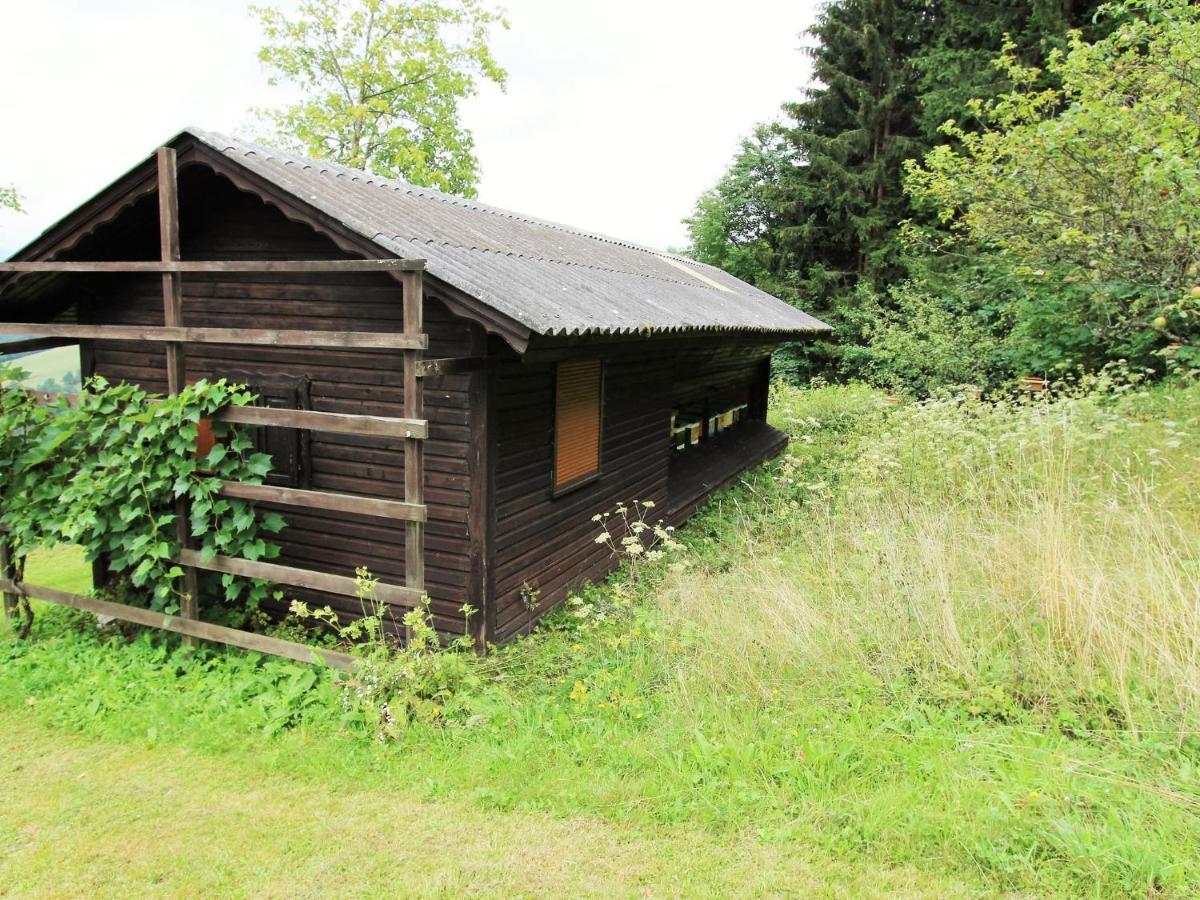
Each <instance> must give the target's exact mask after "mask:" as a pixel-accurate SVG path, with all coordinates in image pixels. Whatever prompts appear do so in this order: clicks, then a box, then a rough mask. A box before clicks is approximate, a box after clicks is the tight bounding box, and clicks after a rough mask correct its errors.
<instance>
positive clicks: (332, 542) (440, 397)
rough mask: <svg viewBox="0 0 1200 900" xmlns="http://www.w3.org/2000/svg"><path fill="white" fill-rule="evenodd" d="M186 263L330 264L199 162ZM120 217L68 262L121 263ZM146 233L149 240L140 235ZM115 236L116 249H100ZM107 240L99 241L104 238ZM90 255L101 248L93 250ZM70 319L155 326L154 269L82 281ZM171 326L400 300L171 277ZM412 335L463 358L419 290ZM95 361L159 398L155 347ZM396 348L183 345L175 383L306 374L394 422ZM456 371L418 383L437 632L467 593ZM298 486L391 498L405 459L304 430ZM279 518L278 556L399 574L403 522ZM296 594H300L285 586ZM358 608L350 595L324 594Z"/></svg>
mask: <svg viewBox="0 0 1200 900" xmlns="http://www.w3.org/2000/svg"><path fill="white" fill-rule="evenodd" d="M180 193H181V199H180V209H181V223H182V241H183V256H184V258H185V259H287V258H295V259H340V258H346V254H344V253H343V252H342V251H340V250H339V249H338V248H337V247H336V246H335V245H334V244H333V243H332V242H330V241H329V240H327V239H326V238H324V237H322V236H320V235H319V234H317V233H316V232H314V231H312V230H311V229H310V228H308V227H307V226H305V225H301V224H298V223H295V222H292V221H289V220H288V219H286V218H285V217H284V216H283V215H282V214H281V213H279V212H278V211H277V210H275V209H274V208H273V207H271V206H267V205H265V204H263V203H262V202H260V201H259V200H258V199H257V198H255V197H253V196H251V195H249V194H245V193H242V192H240V191H238V190H236V189H234V188H233V187H232V186H230V185H229V184H228V183H227V182H225V181H224V180H222V179H220V178H218V177H216V176H214V175H212V174H210V173H207V172H205V171H204V170H199V169H195V168H193V169H189V170H185V172H184V173H183V175H182V176H181V179H180ZM145 218H146V216H145V215H143V214H142V212H141V211H140V210H136V209H135V210H131V211H130V212H129V213H128V214H127V215H126V216H124V217H122V219H118V220H117V221H116V222H114V223H112V225H111V226H107V227H106V228H104V229H101V230H100V231H98V232H97V233H96V235H95V236H94V237H93V238H92V239H91V240H90V241H89V242H88V243H90V244H91V246H86V245H85V246H81V247H80V248H78V250H77V253H76V255H77V256H79V257H80V258H105V256H111V257H112V258H130V254H134V256H135V257H136V256H137V255H139V254H140V255H145V254H144V253H143V252H142V246H143V244H145V243H146V242H149V244H150V245H151V246H152V245H153V243H154V241H155V240H156V234H155V232H154V227H155V226H154V224H153V221H152V220H150V221H149V222H148V223H147V222H146V221H143V220H144V219H145ZM147 229H149V233H147ZM114 244H116V246H114ZM104 245H107V246H104ZM97 254H103V255H97ZM93 285H96V286H95V287H93V292H92V296H90V297H89V298H88V299H87V300H86V301H85V302H84V303H83V309H82V310H81V315H82V316H83V317H84V318H86V319H87V320H90V321H92V322H98V323H104V324H147V325H158V324H162V294H161V287H160V284H159V281H158V278H157V277H156V276H148V277H141V276H132V277H131V276H125V277H120V278H106V279H105V280H104V281H102V282H93ZM183 291H184V311H183V315H184V321H185V322H186V323H187V324H189V325H198V326H205V325H210V326H221V327H270V328H297V329H329V330H345V331H400V330H402V328H403V323H402V294H401V288H400V285H399V283H398V282H396V281H394V280H393V279H391V278H390V277H389V276H387V275H384V274H379V275H376V274H365V275H316V276H308V275H305V276H264V275H219V276H198V275H189V276H184V283H183ZM425 298H426V299H425V322H426V331H427V332H428V333H429V336H430V349H429V355H430V356H432V357H452V356H468V355H470V351H471V344H470V341H471V331H470V325H469V324H468V323H467V322H466V321H465V320H463V319H461V318H458V317H456V316H454V315H452V314H451V313H450V312H449V311H448V310H447V309H446V307H445V306H444V304H443V303H441V302H440V301H439V300H438V297H437V291H436V287H434V286H433V285H427V287H426V294H425ZM94 358H95V370H96V372H97V373H98V374H100V375H104V376H105V377H107V378H109V379H110V380H125V381H130V382H136V383H139V384H142V385H144V386H145V387H147V388H148V389H151V390H156V391H162V390H164V389H165V387H166V382H165V372H164V365H165V356H164V351H163V349H162V348H161V346H153V345H149V344H132V343H125V342H120V343H118V342H97V343H96V345H95V350H94ZM402 368H403V366H402V355H401V354H400V353H399V352H391V351H361V350H348V351H333V350H302V349H283V348H267V347H254V348H245V347H235V346H229V347H226V346H219V345H189V346H188V348H187V375H188V378H189V379H196V378H200V377H214V376H220V375H222V374H223V373H250V374H253V373H263V374H264V375H274V376H280V375H282V376H306V377H307V378H308V379H310V380H311V387H310V391H311V406H312V408H313V409H315V410H320V411H328V412H352V413H364V414H372V415H386V416H400V415H403V414H404V411H403V390H402ZM468 377H469V376H467V375H449V376H443V377H439V378H431V379H428V380H427V381H426V382H425V412H426V416H427V418H428V419H429V422H430V439H429V441H428V442H427V445H426V451H425V468H426V476H425V477H426V485H427V488H426V502H427V503H428V505H429V523H428V527H427V531H426V539H425V540H426V583H427V586H428V592H429V594H430V597H431V598H432V600H433V611H434V615H435V620H436V622H437V624H438V626H439V628H441V629H442V630H445V631H451V632H461V631H462V616H461V614H460V613H459V612H458V608H459V607H460V606H461V605H462V604H463V603H464V602H466V601H467V600H468V599H473V598H472V597H471V596H470V588H471V585H470V571H471V568H470V553H469V547H468V538H467V524H466V523H467V510H468V506H469V491H468V486H469V480H470V474H471V473H470V471H469V462H468V452H467V448H468V444H469V440H470V437H471V423H470V421H469V406H468V402H467V400H468V396H467V390H468V383H469V382H468ZM310 448H311V481H310V486H311V487H312V488H313V489H316V490H330V491H343V492H348V493H356V494H364V495H369V496H374V497H384V498H389V499H400V498H402V497H403V491H404V453H403V447H402V445H401V444H400V442H396V443H391V442H389V441H388V440H386V439H381V438H371V437H358V436H354V435H341V434H326V433H313V434H312V436H311V444H310ZM280 512H281V513H282V514H283V515H284V517H285V519H286V520H287V522H288V527H287V528H286V529H285V530H284V532H282V533H281V535H280V536H279V543H280V544H281V546H282V548H283V553H282V557H281V561H282V562H285V563H289V564H293V565H298V566H304V567H307V568H313V569H318V570H321V571H328V572H336V573H339V574H350V573H351V572H352V570H353V568H354V567H355V566H360V565H365V566H367V567H368V568H369V569H370V570H371V571H372V573H374V574H375V575H377V576H378V577H379V578H380V579H381V580H384V581H387V582H391V583H398V584H402V583H403V572H404V528H403V525H402V523H398V522H394V521H390V520H385V519H374V518H355V517H351V516H345V515H340V514H335V513H326V512H320V511H315V510H312V511H308V510H300V509H296V508H281V509H280ZM296 593H297V595H299V594H300V593H302V592H299V591H298V592H296ZM321 599H322V600H327V601H329V602H333V603H334V605H335V607H336V608H339V609H341V610H344V611H345V612H347V613H351V614H354V613H357V609H358V607H357V603H356V601H355V600H354V599H353V598H349V599H348V600H347V599H341V600H337V601H336V602H335V601H334V599H333V598H321Z"/></svg>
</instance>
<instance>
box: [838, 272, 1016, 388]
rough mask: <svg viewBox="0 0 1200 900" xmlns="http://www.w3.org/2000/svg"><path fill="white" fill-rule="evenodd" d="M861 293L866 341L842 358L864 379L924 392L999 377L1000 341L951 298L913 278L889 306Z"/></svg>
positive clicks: (895, 290)
mask: <svg viewBox="0 0 1200 900" xmlns="http://www.w3.org/2000/svg"><path fill="white" fill-rule="evenodd" d="M860 293H864V294H865V297H864V301H863V302H862V303H861V304H860V305H859V306H858V308H857V309H856V310H855V313H854V318H855V319H856V320H857V322H858V323H859V325H860V327H861V329H862V332H863V334H864V336H865V337H866V339H867V343H866V345H865V346H858V347H847V348H846V350H845V353H844V354H843V359H844V363H845V365H846V366H847V367H848V368H849V369H851V370H854V371H858V372H860V373H862V375H863V377H864V378H865V379H866V380H868V381H871V382H873V383H875V384H878V385H880V386H882V387H887V388H890V389H892V390H904V391H909V392H912V393H915V394H917V395H920V396H928V395H929V394H932V393H934V392H935V391H937V390H938V389H940V388H943V387H946V386H954V385H966V384H973V385H984V384H988V383H990V382H992V381H994V380H995V375H996V371H997V367H998V357H999V354H1000V343H999V341H998V340H997V339H996V337H995V336H994V335H993V334H992V332H991V331H990V330H989V329H988V328H987V327H985V326H984V325H983V324H981V322H980V320H979V316H978V315H977V314H976V313H974V312H973V311H972V310H970V309H962V308H955V307H954V305H953V300H954V297H953V296H949V297H947V296H944V295H943V296H940V297H939V296H934V295H933V294H931V293H929V292H928V291H927V290H925V289H924V287H923V285H921V284H919V283H917V282H914V281H905V282H902V283H901V284H898V285H896V286H895V287H893V288H892V289H891V290H890V291H888V295H889V299H890V302H889V303H887V304H884V303H881V302H880V301H879V299H878V298H876V297H873V296H872V295H870V294H869V293H868V292H866V291H865V290H864V289H860ZM948 301H949V302H948Z"/></svg>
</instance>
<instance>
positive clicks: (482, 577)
mask: <svg viewBox="0 0 1200 900" xmlns="http://www.w3.org/2000/svg"><path fill="white" fill-rule="evenodd" d="M471 349H472V351H473V352H476V353H479V354H486V353H487V333H486V332H485V331H484V330H483V328H481V327H480V326H478V325H475V324H472V326H471ZM489 375H490V373H489V372H488V370H487V368H486V367H485V366H481V367H478V368H476V369H475V370H474V371H473V372H471V374H470V376H469V385H468V388H467V404H468V409H469V411H470V415H469V422H470V425H471V440H470V444H469V445H468V448H467V468H468V472H469V473H470V484H469V487H468V489H467V497H468V502H469V504H470V505H469V507H468V509H467V541H468V558H469V565H470V572H471V588H470V591H469V592H468V598H469V600H470V602H471V604H472V605H473V606H475V607H476V608H477V613H476V616H475V618H474V620H473V621H472V622H471V625H472V628H473V630H474V638H475V646H476V649H477V650H478V651H479V652H486V651H487V645H488V642H489V641H491V640H492V639H493V636H494V635H495V633H496V604H495V602H494V595H493V591H492V559H493V555H492V521H493V518H494V509H493V506H492V499H493V491H492V485H493V483H494V482H493V478H494V474H495V472H494V460H495V455H494V453H493V451H492V436H493V432H492V427H491V399H492V397H493V391H492V390H491V387H492V385H493V383H494V379H492V378H491V377H489Z"/></svg>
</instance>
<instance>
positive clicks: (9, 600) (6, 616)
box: [0, 532, 17, 622]
mask: <svg viewBox="0 0 1200 900" xmlns="http://www.w3.org/2000/svg"><path fill="white" fill-rule="evenodd" d="M15 562H16V561H15V560H14V559H13V551H12V547H11V546H10V544H9V538H8V537H7V532H0V584H7V585H11V584H12V583H13V582H12V580H11V579H12V578H14V577H15V575H16V565H15ZM0 597H2V598H3V602H2V603H0V610H2V613H3V618H2V619H0V621H4V622H15V621H16V619H17V592H16V591H14V590H9V589H8V588H7V587H4V588H0Z"/></svg>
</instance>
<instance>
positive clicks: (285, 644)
mask: <svg viewBox="0 0 1200 900" xmlns="http://www.w3.org/2000/svg"><path fill="white" fill-rule="evenodd" d="M0 589H2V590H4V591H5V592H6V593H10V592H11V593H14V594H15V593H21V594H25V595H27V596H30V597H36V598H37V599H38V600H45V601H46V602H48V603H57V604H59V605H60V606H70V607H73V608H75V609H82V610H86V611H87V612H92V613H96V614H97V615H101V616H111V617H112V618H114V619H120V620H121V621H122V622H133V623H134V624H137V625H145V626H146V627H148V628H160V629H162V630H164V631H171V632H174V633H176V634H182V635H185V636H189V637H193V638H203V639H204V640H207V641H214V642H215V643H218V644H228V645H229V646H231V647H240V648H241V649H243V650H250V651H253V652H256V653H266V654H269V655H271V656H282V657H283V658H285V659H292V660H295V661H296V662H302V663H316V664H318V665H326V666H329V667H331V668H334V669H346V670H348V669H353V668H354V667H355V666H357V665H358V660H357V659H356V658H355V657H353V656H350V655H349V654H348V653H339V652H338V651H336V650H323V649H319V648H317V647H309V646H308V645H307V644H297V643H295V642H293V641H284V640H280V639H279V638H273V637H269V636H267V635H265V634H255V633H253V632H251V631H240V630H239V629H237V628H227V627H225V626H224V625H213V624H210V623H208V622H201V621H200V620H198V619H185V618H181V617H179V616H170V615H167V614H166V613H160V612H154V611H153V610H149V609H141V608H139V607H136V606H128V605H126V604H124V603H111V602H109V601H107V600H97V599H96V598H94V597H84V596H82V595H80V594H71V593H68V592H67V591H60V590H56V589H55V588H48V587H42V586H40V585H36V584H28V583H26V582H20V583H15V582H12V581H10V580H8V579H7V578H5V579H0Z"/></svg>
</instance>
